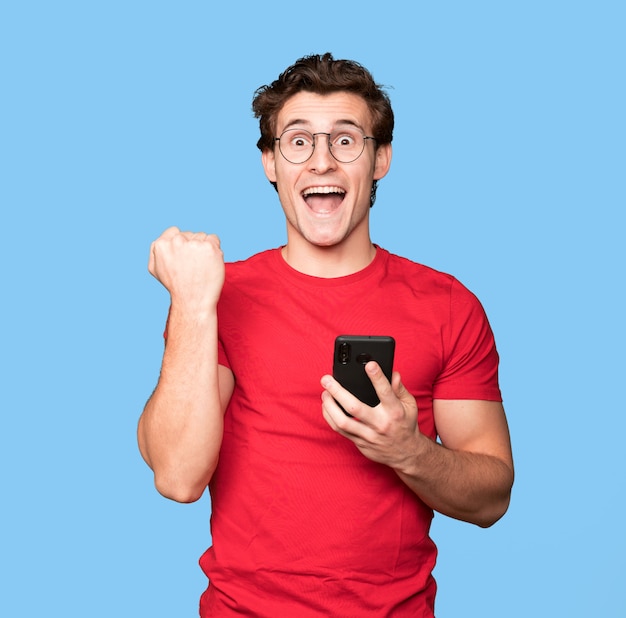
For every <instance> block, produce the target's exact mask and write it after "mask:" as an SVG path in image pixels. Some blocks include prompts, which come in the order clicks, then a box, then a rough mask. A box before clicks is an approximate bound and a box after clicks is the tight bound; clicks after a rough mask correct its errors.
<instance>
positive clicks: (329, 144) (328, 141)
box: [274, 129, 376, 165]
mask: <svg viewBox="0 0 626 618" xmlns="http://www.w3.org/2000/svg"><path fill="white" fill-rule="evenodd" d="M292 131H294V132H295V131H300V132H301V133H308V134H309V135H310V136H311V137H312V138H313V139H312V140H311V142H312V144H313V147H312V148H311V153H310V154H309V156H308V157H307V158H306V159H304V160H302V161H292V160H291V159H288V158H287V157H286V156H285V153H284V152H283V149H282V148H281V146H280V140H281V139H282V137H283V135H285V133H290V132H292ZM340 132H341V131H337V133H340ZM334 134H335V132H333V133H324V132H323V131H318V132H317V133H311V132H310V131H307V130H306V129H285V130H284V131H283V132H282V133H281V134H280V136H279V137H275V138H274V141H275V142H278V150H280V154H281V155H282V157H283V159H285V161H288V162H289V163H291V164H292V165H302V164H303V163H306V162H307V161H308V160H309V159H310V158H311V157H312V156H313V153H314V152H315V146H316V145H317V140H316V139H315V138H316V136H318V135H325V136H326V138H327V143H328V152H330V155H331V156H332V158H333V159H335V161H337V162H339V163H353V162H354V161H356V160H357V159H358V158H359V157H360V156H361V155H362V154H363V152H364V151H365V142H366V140H368V139H371V140H374V141H376V138H375V137H372V136H371V135H363V134H362V133H359V135H361V137H362V138H363V147H362V148H361V152H359V154H358V155H357V156H356V157H354V158H353V159H350V160H349V161H342V160H341V159H338V158H337V157H336V156H335V153H334V152H333V146H332V143H331V140H330V138H331V136H332V135H334Z"/></svg>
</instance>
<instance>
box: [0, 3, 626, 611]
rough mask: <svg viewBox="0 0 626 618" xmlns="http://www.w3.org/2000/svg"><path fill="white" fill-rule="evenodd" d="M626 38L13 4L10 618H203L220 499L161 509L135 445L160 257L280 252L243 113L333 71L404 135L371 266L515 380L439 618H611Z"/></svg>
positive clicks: (5, 138) (617, 500)
mask: <svg viewBox="0 0 626 618" xmlns="http://www.w3.org/2000/svg"><path fill="white" fill-rule="evenodd" d="M225 4H228V6H225ZM625 17H626V15H625V10H624V4H623V3H621V2H608V1H603V0H596V1H594V2H591V1H589V2H577V1H575V0H572V1H570V2H550V1H548V0H547V1H545V2H535V1H529V2H495V1H494V2H486V1H477V2H445V1H444V2H438V3H426V2H406V1H405V0H400V1H395V0H387V1H386V2H384V3H381V2H376V3H374V2H369V1H365V0H359V1H356V0H355V1H347V2H337V1H333V2H327V1H325V0H320V1H318V2H316V3H314V4H313V5H305V4H297V3H293V2H283V1H278V2H267V3H253V2H249V3H246V2H236V1H233V2H229V3H213V2H208V1H207V2H199V1H194V2H177V3H174V2H159V1H152V2H132V1H128V2H117V1H108V2H99V1H94V2H69V1H61V0H60V1H57V2H35V1H28V0H24V1H22V2H19V3H18V2H14V3H9V2H7V3H3V4H2V8H1V9H0V67H1V68H0V71H1V75H0V107H1V108H2V109H1V113H0V157H1V160H0V203H1V205H2V222H3V226H2V240H1V241H0V252H1V253H0V268H1V269H2V270H1V272H0V275H1V286H2V302H1V311H2V331H3V332H2V354H1V363H2V369H1V374H0V375H1V380H2V391H1V392H2V399H1V401H2V413H1V419H2V423H1V426H0V475H1V477H0V482H1V488H2V498H1V500H2V514H3V517H2V520H3V523H2V526H1V530H2V532H1V548H0V556H1V559H0V564H1V567H0V568H1V569H2V574H1V578H0V580H1V582H2V584H1V586H2V592H1V594H0V614H2V615H3V616H34V615H46V616H62V617H64V618H68V617H84V616H91V617H93V618H99V617H101V616H102V617H103V616H124V617H126V616H128V617H131V616H132V617H136V616H146V617H147V616H154V617H172V616H176V617H181V616H195V615H197V605H198V598H199V596H200V594H201V592H202V591H203V589H204V587H205V585H206V580H205V578H204V576H203V575H202V573H201V571H200V569H199V567H198V566H197V559H198V557H199V556H200V554H201V553H202V552H203V551H204V550H205V549H206V547H208V545H209V544H210V536H209V528H208V520H209V513H210V502H209V499H208V497H207V496H206V495H205V496H204V497H203V498H202V499H201V500H200V501H199V502H198V503H196V504H193V505H179V504H175V503H173V502H169V501H167V500H165V499H164V498H162V497H160V496H159V495H158V494H157V492H156V491H155V490H154V488H153V485H152V478H151V474H150V471H149V469H148V468H147V467H146V466H145V465H144V463H143V461H142V460H141V457H140V455H139V452H138V450H137V447H136V440H135V428H136V423H137V419H138V416H139V414H140V412H141V410H142V408H143V405H144V403H145V401H146V399H147V397H148V396H149V394H150V393H151V391H152V389H153V387H154V385H155V383H156V379H157V376H158V371H159V367H160V357H161V352H162V346H163V342H162V338H161V333H162V329H163V324H164V319H165V313H166V310H167V306H168V298H167V294H166V292H165V290H164V289H163V288H161V286H160V285H159V284H158V283H157V282H156V281H155V280H154V279H152V278H151V277H150V276H149V274H148V272H147V270H146V265H147V257H148V248H149V245H150V242H151V241H152V240H153V239H154V238H155V237H156V236H158V235H159V234H160V233H161V231H162V230H163V229H164V228H166V227H168V226H170V225H178V226H180V227H182V228H185V229H192V230H205V231H208V232H215V233H218V234H219V235H220V237H221V239H222V244H223V248H224V251H225V255H226V258H227V259H228V260H235V259H240V258H244V257H247V256H248V255H250V254H252V253H254V252H256V251H258V250H261V249H265V248H268V247H274V246H277V245H279V244H281V243H283V242H284V240H285V229H284V222H283V217H282V212H281V210H280V207H279V205H278V202H277V199H276V195H275V193H274V191H273V189H272V188H271V186H270V185H269V183H268V182H267V181H266V179H265V177H264V175H263V171H262V168H261V164H260V158H259V153H258V151H257V149H256V147H255V143H256V139H257V137H258V128H257V122H256V120H254V118H253V117H252V115H251V111H250V103H251V98H252V94H253V92H254V90H255V89H256V88H257V87H258V86H260V85H263V84H265V83H268V82H269V81H271V80H273V79H274V78H275V77H276V76H277V75H278V73H279V72H280V71H281V70H282V69H284V68H285V67H286V66H287V65H289V64H291V63H292V62H293V61H294V60H296V59H297V58H298V57H300V56H302V55H305V54H309V53H320V52H325V51H332V52H333V53H334V54H335V56H336V57H339V58H342V57H347V58H351V59H355V60H358V61H359V62H361V63H363V64H364V65H365V66H367V67H368V68H369V69H370V70H371V71H372V72H373V74H374V77H375V78H376V80H377V81H379V82H380V83H382V84H385V85H387V86H389V93H390V96H391V99H392V102H393V105H394V109H395V112H396V121H397V128H396V138H395V140H394V162H393V165H392V169H391V172H390V174H389V175H388V177H387V178H386V179H384V180H383V181H382V182H381V183H380V188H379V195H378V201H377V204H376V206H375V208H374V210H373V213H372V214H373V222H372V227H373V239H374V240H375V242H377V243H379V244H381V245H382V246H384V247H386V248H387V249H389V250H391V251H393V252H395V253H399V254H402V255H405V256H407V257H409V258H411V259H413V260H416V261H420V262H423V263H426V264H428V265H430V266H433V267H435V268H438V269H440V270H444V271H447V272H451V273H453V274H454V275H456V276H457V277H458V278H459V279H460V280H461V281H463V282H464V283H465V284H466V285H467V286H468V287H470V288H471V289H472V290H473V291H474V292H475V293H476V294H477V295H478V296H479V298H480V299H481V300H482V302H483V304H484V306H485V308H486V310H487V312H488V314H489V317H490V320H491V323H492V326H493V328H494V331H495V333H496V338H497V342H498V347H499V350H500V354H501V358H502V365H501V385H502V389H503V392H504V397H505V405H506V409H507V413H508V417H509V422H510V426H511V432H512V436H513V444H514V450H515V457H516V467H517V481H516V485H515V488H514V494H513V502H512V505H511V508H510V511H509V512H508V514H507V515H506V517H505V518H504V519H503V520H501V521H500V522H499V523H498V524H497V525H496V526H495V527H493V528H491V529H488V530H481V529H479V528H475V527H473V526H470V525H468V524H462V523H459V522H456V521H452V520H449V519H446V518H445V517H442V516H438V517H436V519H435V523H434V526H433V535H434V537H435V539H436V541H437V542H438V545H439V548H440V556H439V564H438V566H437V569H436V572H435V575H436V577H437V580H438V583H439V595H438V603H437V609H438V612H437V614H438V617H439V618H452V617H458V616H476V617H480V618H488V617H494V618H502V617H503V616H506V617H527V616H546V617H553V616H568V617H573V616H603V617H614V616H625V615H626V601H625V598H624V595H625V593H624V588H623V584H624V574H625V572H626V570H625V566H626V565H625V559H624V555H625V550H626V543H625V533H624V526H623V514H622V509H621V504H622V494H623V491H624V453H623V434H624V430H625V421H624V418H625V416H626V415H625V410H624V403H623V389H624V378H623V373H624V362H623V359H624V344H625V341H624V339H625V338H624V309H623V305H622V302H623V301H622V294H623V288H624V274H623V269H624V249H623V244H624V241H623V237H624V227H623V223H622V218H621V215H622V212H623V211H624V207H625V206H626V190H625V181H624V178H625V170H626V152H625V148H626V147H625V144H626V130H625V129H626V127H625V120H624V119H625V110H626V100H625V98H626V97H625V86H624V83H625V80H624V77H625V75H624V65H625V63H624V61H625V58H626V54H625V52H626V46H625V37H624V31H625V25H626V23H625ZM372 534H376V531H375V530H372Z"/></svg>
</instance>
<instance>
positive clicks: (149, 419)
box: [138, 306, 223, 502]
mask: <svg viewBox="0 0 626 618" xmlns="http://www.w3.org/2000/svg"><path fill="white" fill-rule="evenodd" d="M222 427H223V414H222V406H221V402H220V391H219V378H218V364H217V316H216V315H215V312H212V313H210V314H204V315H203V314H199V315H186V314H184V313H183V312H179V311H178V310H177V309H176V307H175V306H172V309H171V313H170V318H169V323H168V336H167V344H166V347H165V351H164V354H163V364H162V368H161V375H160V377H159V382H158V384H157V387H156V389H155V391H154V393H153V394H152V396H151V397H150V399H149V401H148V403H147V404H146V407H145V409H144V412H143V414H142V416H141V418H140V421H139V428H138V439H139V447H140V450H141V453H142V455H143V457H144V459H145V460H146V462H147V463H148V465H149V466H150V467H151V468H152V470H153V472H154V477H155V485H156V487H157V489H158V490H159V492H160V493H162V494H163V495H164V496H166V497H168V498H171V499H173V500H177V501H179V502H191V501H194V500H197V499H198V498H199V497H200V496H201V495H202V492H203V491H204V488H205V487H206V485H207V483H208V482H209V480H210V478H211V476H212V474H213V472H214V470H215V466H216V465H217V459H218V454H219V448H220V444H221V439H222Z"/></svg>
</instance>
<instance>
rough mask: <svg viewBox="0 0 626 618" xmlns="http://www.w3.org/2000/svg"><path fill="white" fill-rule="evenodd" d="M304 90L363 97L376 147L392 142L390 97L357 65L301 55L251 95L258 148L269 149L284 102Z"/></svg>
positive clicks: (272, 145) (271, 145)
mask: <svg viewBox="0 0 626 618" xmlns="http://www.w3.org/2000/svg"><path fill="white" fill-rule="evenodd" d="M301 91H306V92H313V93H315V94H321V95H324V94H331V93H334V92H351V93H354V94H356V95H359V96H360V97H362V98H363V99H364V100H365V102H366V103H367V106H368V108H369V110H370V112H371V114H372V119H373V129H372V135H373V137H375V138H376V144H377V145H381V144H390V143H391V140H392V139H393V123H394V117H393V110H392V109H391V102H390V101H389V97H388V96H387V94H386V93H385V92H384V91H383V89H382V87H381V86H379V85H378V84H377V83H376V82H375V81H374V78H373V77H372V75H371V73H370V72H369V71H368V70H367V69H366V68H365V67H363V66H362V65H360V64H359V63H358V62H354V61H352V60H335V59H334V58H333V56H332V54H330V53H326V54H324V55H312V56H304V57H303V58H300V59H299V60H297V61H296V62H295V63H294V64H293V65H292V66H290V67H288V68H287V69H285V71H283V72H282V73H281V74H280V75H279V76H278V79H277V80H275V81H273V82H272V83H271V84H269V85H267V86H261V87H260V88H258V89H257V90H256V92H255V93H254V98H253V100H252V111H253V112H254V117H255V118H259V126H260V129H261V137H260V138H259V141H258V142H257V146H258V148H259V149H260V150H261V151H263V150H272V149H273V148H274V137H275V129H276V118H277V116H278V113H279V112H280V110H281V109H282V107H283V105H284V104H285V101H287V99H289V98H290V97H292V96H293V95H295V94H297V93H298V92H301Z"/></svg>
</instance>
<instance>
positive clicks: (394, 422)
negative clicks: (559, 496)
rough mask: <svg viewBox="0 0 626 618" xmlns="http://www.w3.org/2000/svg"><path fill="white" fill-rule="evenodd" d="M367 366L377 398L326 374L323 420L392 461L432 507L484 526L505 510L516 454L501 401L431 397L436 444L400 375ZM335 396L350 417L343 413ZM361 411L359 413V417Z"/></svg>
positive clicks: (385, 460) (368, 450) (380, 459)
mask: <svg viewBox="0 0 626 618" xmlns="http://www.w3.org/2000/svg"><path fill="white" fill-rule="evenodd" d="M366 370H367V372H368V374H369V375H370V379H371V380H372V383H373V384H374V386H375V388H376V391H377V393H378V396H379V398H380V400H381V403H380V404H379V405H378V406H376V407H375V408H370V407H368V406H365V405H364V404H362V403H361V402H359V400H358V399H356V398H355V397H353V396H352V395H351V394H350V393H348V392H347V391H346V390H345V389H343V388H341V386H340V385H339V384H338V383H337V382H336V381H335V380H333V378H332V377H330V376H324V377H323V378H322V385H323V386H324V388H325V389H326V392H324V393H323V402H324V403H323V411H324V416H325V418H326V420H327V421H328V423H329V424H330V425H331V427H333V429H335V431H337V432H339V433H341V434H342V435H344V436H345V437H347V438H348V439H350V440H352V441H353V442H354V443H355V445H356V446H357V448H358V449H359V450H360V451H361V452H362V453H363V454H364V455H365V456H366V457H368V458H369V459H372V460H373V461H377V462H379V463H383V464H386V465H388V466H390V467H391V468H393V469H394V470H395V472H396V473H397V474H398V476H399V477H400V478H401V479H402V481H403V482H404V483H406V485H407V486H408V487H410V488H411V489H412V490H413V491H414V492H415V493H416V494H417V495H418V496H419V497H420V498H421V499H422V500H423V501H424V502H425V503H426V504H428V505H429V506H430V507H431V508H433V509H435V510H436V511H439V512H440V513H443V514H444V515H448V516H450V517H454V518H456V519H461V520H463V521H467V522H471V523H474V524H476V525H479V526H482V527H487V526H490V525H492V524H493V523H495V522H496V521H497V520H498V519H499V518H500V517H502V515H504V513H505V512H506V510H507V508H508V505H509V499H510V493H511V487H512V484H513V458H512V454H511V445H510V439H509V431H508V427H507V422H506V417H505V415H504V409H503V407H502V404H501V403H499V402H493V401H478V400H454V401H452V400H435V401H434V402H433V411H434V415H435V423H436V425H437V431H438V433H439V435H440V438H441V442H442V443H441V444H438V443H437V442H434V441H433V440H431V439H430V438H429V437H427V436H425V435H424V434H422V433H421V432H420V431H419V427H418V424H417V405H416V403H415V399H414V397H413V396H412V395H411V394H410V393H409V392H408V391H407V390H406V389H405V388H404V386H403V385H402V383H401V380H400V375H399V374H398V373H394V375H393V378H392V383H391V384H389V382H388V381H387V378H385V376H384V374H383V373H382V371H381V370H380V368H379V367H378V365H377V364H376V363H374V362H370V363H368V365H367V367H366ZM334 399H337V401H339V402H340V403H341V405H342V406H343V407H344V409H346V410H348V411H349V412H350V413H351V414H352V415H353V416H354V418H349V417H348V416H346V415H345V414H343V413H342V412H341V410H340V408H339V407H338V406H337V404H336V403H335V402H334ZM357 419H358V420H357Z"/></svg>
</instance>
